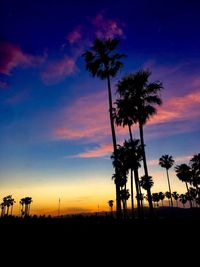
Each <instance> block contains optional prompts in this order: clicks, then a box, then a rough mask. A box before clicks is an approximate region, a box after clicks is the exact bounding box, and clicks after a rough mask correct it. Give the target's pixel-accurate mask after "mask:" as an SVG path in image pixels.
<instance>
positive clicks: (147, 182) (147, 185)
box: [140, 175, 154, 211]
mask: <svg viewBox="0 0 200 267" xmlns="http://www.w3.org/2000/svg"><path fill="white" fill-rule="evenodd" d="M153 185H154V182H153V179H152V177H151V176H148V178H147V177H146V176H145V175H144V176H142V177H140V186H141V187H142V188H143V189H144V190H147V192H148V190H149V191H150V189H151V187H152V186H153ZM148 197H149V195H148V194H147V197H146V199H147V200H148V202H149V198H148ZM150 211H151V210H150Z"/></svg>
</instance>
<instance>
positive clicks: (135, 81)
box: [117, 70, 163, 214]
mask: <svg viewBox="0 0 200 267" xmlns="http://www.w3.org/2000/svg"><path fill="white" fill-rule="evenodd" d="M150 75H151V72H149V71H144V70H141V71H138V72H136V73H135V74H129V75H127V76H125V77H124V78H123V79H122V80H121V81H119V82H118V85H117V92H118V93H119V95H120V97H121V98H124V99H128V100H129V101H130V104H129V105H128V106H129V107H130V112H129V114H130V116H131V119H132V120H133V122H134V123H138V124H139V131H140V140H141V146H142V156H143V165H144V166H143V167H144V173H145V177H146V179H147V180H148V179H149V178H148V177H149V174H148V168H147V161H146V153H145V144H144V131H143V126H144V125H145V124H146V123H147V121H148V120H149V119H150V117H151V116H153V115H154V114H156V108H155V105H161V103H162V101H161V98H160V97H159V95H158V93H159V92H160V90H161V89H162V88H163V86H162V83H160V82H159V81H156V82H153V83H149V81H148V79H149V77H150ZM144 179H145V178H144ZM147 195H148V201H149V207H150V211H151V214H153V205H152V196H151V188H150V187H148V189H147Z"/></svg>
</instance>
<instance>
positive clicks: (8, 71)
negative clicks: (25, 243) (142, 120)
mask: <svg viewBox="0 0 200 267" xmlns="http://www.w3.org/2000/svg"><path fill="white" fill-rule="evenodd" d="M199 7H200V6H199V3H198V1H189V2H188V1H178V0H175V1H153V0H152V1H128V0H125V1H104V0H102V1H95V2H94V3H93V2H92V1H89V0H88V1H77V0H75V1H61V0H60V1H59V0H58V1H47V0H44V1H21V0H19V1H14V0H13V1H9V0H2V1H1V7H0V25H1V26H0V55H1V56H0V111H1V112H0V144H1V150H0V170H1V171H0V187H1V191H0V197H3V196H4V195H5V194H13V196H14V197H15V196H16V198H17V199H19V198H20V197H23V196H24V195H26V194H32V196H33V198H35V203H36V204H35V205H36V206H35V210H37V212H39V211H38V210H40V209H41V210H45V209H47V206H48V205H47V204H45V203H48V201H49V203H51V204H52V202H51V201H50V199H51V198H52V194H53V195H54V197H55V199H56V198H58V197H59V196H60V195H61V194H63V198H64V195H65V194H67V192H68V191H65V190H68V189H69V187H70V186H71V185H72V184H73V183H74V188H75V185H76V187H77V186H78V185H79V186H80V188H81V186H82V185H84V184H85V185H86V184H87V185H88V188H89V187H90V185H91V184H93V183H94V189H93V190H92V192H93V194H94V195H92V193H90V196H88V194H87V190H86V189H84V191H83V190H82V191H81V189H80V190H78V192H74V203H73V207H72V206H70V204H69V202H70V201H71V200H70V199H65V200H63V208H65V210H66V211H67V209H69V210H70V211H71V210H73V208H74V209H75V210H76V211H77V205H78V208H79V209H80V210H82V209H89V207H91V205H92V203H94V202H95V201H94V199H95V194H96V198H97V199H98V202H101V203H102V204H101V205H102V207H104V206H106V201H107V198H111V199H112V198H113V199H114V198H115V196H114V192H115V190H114V184H113V182H112V181H111V180H110V177H111V176H112V172H113V170H112V165H111V161H110V159H109V157H110V153H111V137H110V126H109V119H108V113H107V110H108V108H107V95H106V93H107V91H106V84H104V82H102V81H100V80H98V79H93V78H91V76H90V74H89V73H87V72H86V70H85V65H84V62H83V59H82V58H81V54H82V53H83V51H84V50H85V49H88V48H89V47H90V45H91V43H92V41H93V40H94V39H95V38H96V37H100V38H102V37H111V38H112V37H118V38H120V39H121V43H120V47H119V50H120V51H121V52H123V53H125V54H126V55H127V58H126V59H125V60H124V68H123V69H122V70H121V71H120V73H119V74H118V76H117V77H116V78H115V79H114V80H113V81H112V84H113V96H114V91H115V84H116V82H117V80H118V79H120V78H121V77H122V76H123V75H124V74H126V73H128V72H134V71H137V70H138V69H140V68H149V69H150V70H151V71H152V77H151V79H152V80H160V81H162V82H163V85H164V90H163V92H162V98H163V105H162V106H161V107H160V108H159V109H158V114H157V115H156V116H155V117H154V118H152V120H150V122H149V123H148V124H147V125H146V126H145V139H146V145H147V146H146V148H147V158H148V160H149V168H150V173H151V175H152V176H153V177H154V178H155V179H154V180H155V187H154V189H153V191H158V190H163V191H166V190H167V188H166V184H165V183H166V181H165V180H166V179H165V178H166V177H165V173H164V170H162V169H161V168H160V167H159V166H157V160H158V158H159V157H160V156H161V155H162V154H166V153H167V154H170V155H173V156H174V158H175V160H176V161H177V164H179V163H182V162H186V163H187V162H188V160H189V158H190V157H191V156H192V155H194V154H195V153H199V150H200V145H199V133H200V126H199V118H200V90H199V88H200V77H199V71H200V63H199V56H200V50H199V47H200V37H199V36H200V27H199V25H200V17H199V12H198V11H199ZM117 133H118V135H117V137H118V142H122V141H123V140H124V138H125V137H126V136H127V131H126V129H117ZM134 134H135V136H136V137H138V131H137V128H135V131H134ZM141 174H142V170H141ZM91 181H93V182H92V183H91ZM173 183H174V188H175V187H176V188H175V190H177V191H184V187H183V185H182V184H181V182H179V181H177V179H176V177H175V175H174V173H173V170H172V185H173ZM50 185H52V187H54V188H55V190H54V191H53V193H52V190H53V189H52V190H50V189H49V186H50ZM104 185H105V188H107V189H103V188H104V187H103V186H104ZM101 186H102V191H98V188H101ZM106 186H107V187H106ZM33 188H34V190H33ZM39 188H43V192H44V191H45V190H46V191H45V193H40V197H39V196H38V194H39V193H38V190H39ZM67 188H68V189H67ZM106 190H107V191H106ZM62 192H63V193H62ZM95 192H96V193H95ZM104 192H107V193H105V194H104ZM41 194H44V195H45V196H46V198H45V199H46V200H44V199H43V198H41ZM79 195H81V196H82V201H80V199H79V200H78V204H77V203H76V201H75V199H77V198H78V197H79ZM40 198H41V201H40V204H38V202H37V201H39V200H38V199H40ZM71 198H72V199H73V196H71ZM86 199H87V201H86ZM45 201H46V202H45ZM55 201H56V200H55ZM84 201H85V202H84ZM96 201H97V200H96ZM95 206H97V203H96V202H95V203H94V207H95ZM94 207H93V209H94ZM48 212H52V211H49V210H48Z"/></svg>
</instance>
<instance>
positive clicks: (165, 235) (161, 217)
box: [0, 208, 200, 266]
mask: <svg viewBox="0 0 200 267" xmlns="http://www.w3.org/2000/svg"><path fill="white" fill-rule="evenodd" d="M156 215H157V216H156V217H155V218H154V219H149V218H145V219H144V220H142V221H140V220H138V219H135V220H134V221H132V220H126V221H120V222H119V221H117V220H115V219H113V218H111V217H109V216H107V217H105V216H88V217H84V216H72V217H66V218H64V217H63V218H44V217H41V218H25V219H21V218H13V217H8V218H1V219H0V229H1V245H3V246H2V248H3V250H2V248H1V252H2V251H3V254H4V250H5V251H6V250H8V248H9V246H12V248H13V249H12V250H14V251H16V252H17V255H18V256H19V257H23V255H30V257H31V261H34V260H36V261H37V260H39V258H40V259H41V258H42V259H43V261H45V262H46V265H44V266H47V265H48V264H49V263H48V264H47V262H48V261H49V262H51V261H52V262H53V261H54V262H55V261H56V262H57V264H54V265H53V266H61V264H58V262H59V261H61V260H66V262H68V261H69V259H70V260H73V264H70V265H69V266H74V265H75V266H76V265H80V264H79V261H80V260H81V262H82V264H83V265H84V266H85V264H86V263H89V262H90V263H92V262H93V261H92V257H94V259H95V260H96V261H97V262H96V263H95V262H94V264H93V266H99V264H98V263H100V262H101V261H102V263H103V262H104V260H105V259H106V258H107V257H108V255H110V256H109V262H112V261H113V265H114V262H115V264H116V262H118V261H125V262H126V260H127V259H129V260H134V258H138V257H139V258H140V260H141V261H142V262H143V263H144V262H145V261H147V260H148V264H150V263H151V262H152V264H153V262H154V261H155V259H156V258H158V255H159V257H160V255H161V256H162V257H164V260H165V261H166V262H167V261H168V260H170V259H172V258H173V257H175V258H177V259H178V257H183V256H184V254H180V253H184V251H185V250H186V252H187V254H188V253H195V251H196V250H197V249H198V250H199V246H197V245H195V242H196V241H197V243H199V240H200V209H192V210H191V209H177V208H159V209H156ZM19 259H20V258H19ZM106 262H107V261H106ZM125 262H124V263H125ZM102 263H101V265H102ZM107 263H108V262H107ZM62 265H63V264H62ZM65 265H66V264H64V266H65ZM113 265H111V266H113ZM38 266H40V265H38ZM66 266H67V265H66Z"/></svg>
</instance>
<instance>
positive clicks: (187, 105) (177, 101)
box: [149, 91, 200, 124]
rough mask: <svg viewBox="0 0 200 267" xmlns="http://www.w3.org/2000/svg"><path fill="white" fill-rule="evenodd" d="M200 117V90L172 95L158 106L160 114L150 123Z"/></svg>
mask: <svg viewBox="0 0 200 267" xmlns="http://www.w3.org/2000/svg"><path fill="white" fill-rule="evenodd" d="M199 117H200V92H199V91H194V92H192V93H189V94H187V95H184V96H179V97H172V98H170V99H168V100H166V101H165V102H164V104H163V106H161V107H159V108H158V114H157V115H156V116H154V117H152V119H151V120H150V122H149V124H159V123H166V122H171V121H177V120H186V119H189V120H192V119H194V118H199Z"/></svg>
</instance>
